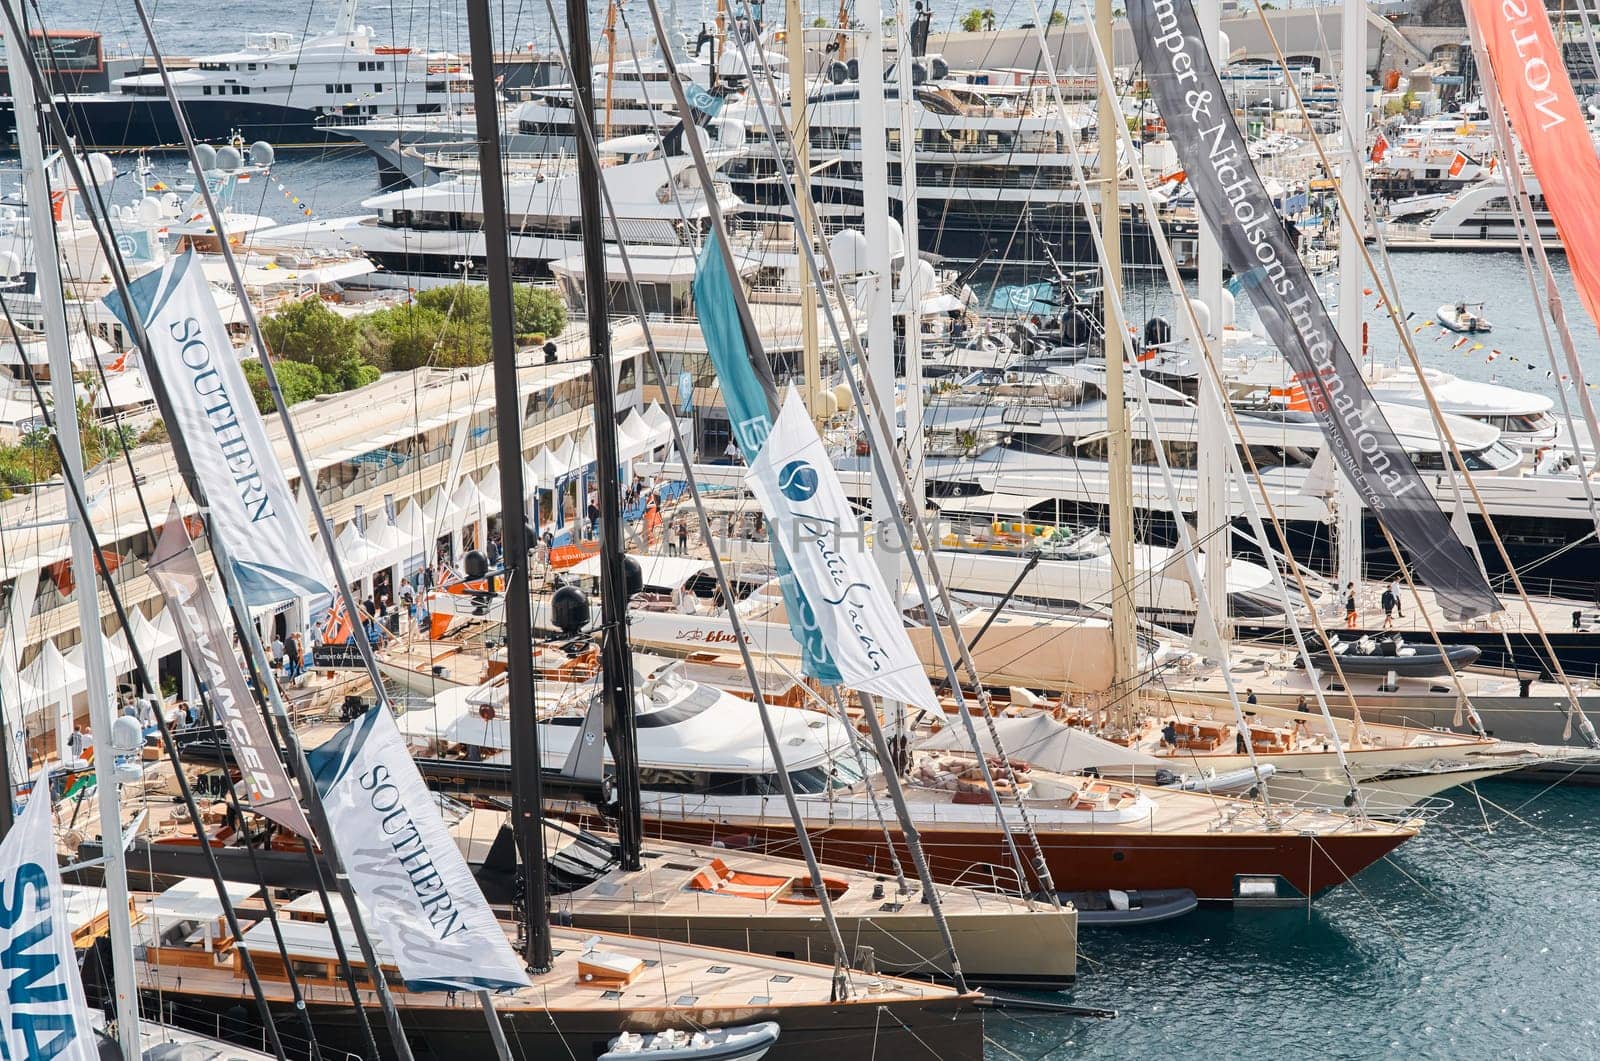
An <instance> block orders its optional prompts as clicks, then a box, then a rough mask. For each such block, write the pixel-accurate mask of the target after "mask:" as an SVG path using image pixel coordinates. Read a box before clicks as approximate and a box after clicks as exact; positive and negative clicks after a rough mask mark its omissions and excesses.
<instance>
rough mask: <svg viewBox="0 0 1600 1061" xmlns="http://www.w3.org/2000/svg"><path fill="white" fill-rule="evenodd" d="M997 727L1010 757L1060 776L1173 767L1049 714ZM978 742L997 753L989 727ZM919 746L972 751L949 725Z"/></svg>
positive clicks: (963, 736) (1004, 720)
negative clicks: (1110, 769) (1113, 770)
mask: <svg viewBox="0 0 1600 1061" xmlns="http://www.w3.org/2000/svg"><path fill="white" fill-rule="evenodd" d="M994 727H995V729H996V730H998V731H999V734H1000V740H1001V742H1002V743H1003V744H1004V745H1005V749H1006V754H1007V755H1008V756H1010V757H1011V758H1013V759H1018V760H1021V761H1022V762H1025V763H1031V764H1033V765H1034V766H1036V767H1038V768H1039V769H1041V770H1050V771H1053V772H1055V773H1058V774H1081V773H1083V772H1084V771H1085V770H1088V769H1091V768H1092V769H1104V768H1108V767H1114V766H1150V767H1155V766H1167V765H1169V764H1168V763H1166V762H1165V761H1163V760H1161V759H1157V758H1156V757H1155V756H1153V755H1146V754H1144V753H1143V752H1138V751H1134V750H1133V749H1132V748H1124V747H1123V746H1122V745H1120V744H1113V743H1111V742H1110V741H1108V740H1101V739H1100V738H1099V737H1096V736H1095V735H1094V734H1092V733H1088V732H1086V731H1084V730H1081V729H1078V728H1076V727H1073V726H1067V725H1063V724H1062V723H1060V722H1057V721H1056V720H1055V719H1053V718H1050V717H1048V716H1046V715H1035V716H1033V717H1032V718H997V719H995V720H994ZM978 743H979V744H981V745H982V746H983V752H984V754H985V755H993V754H995V749H994V740H993V739H992V738H991V737H990V736H989V731H988V729H987V727H979V729H978ZM917 747H919V748H926V749H930V750H947V751H949V750H953V751H969V752H970V751H971V750H972V744H971V743H970V742H969V741H968V740H967V734H966V730H965V729H964V728H963V727H961V726H946V727H945V728H944V729H942V730H940V731H939V732H938V733H935V734H934V735H933V736H931V737H929V738H927V739H926V740H923V741H920V742H919V743H918V745H917Z"/></svg>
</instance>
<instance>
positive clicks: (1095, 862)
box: [645, 818, 1411, 902]
mask: <svg viewBox="0 0 1600 1061" xmlns="http://www.w3.org/2000/svg"><path fill="white" fill-rule="evenodd" d="M645 831H646V833H647V834H648V835H651V836H660V837H663V838H667V839H673V840H686V841H690V842H698V843H710V842H713V841H716V842H720V843H723V844H725V845H727V846H728V847H731V848H740V847H745V848H754V849H759V850H765V851H768V852H770V853H772V854H777V855H785V856H789V857H794V856H795V855H796V854H797V847H796V844H795V839H794V831H793V830H792V829H790V828H787V827H786V826H785V825H781V824H779V823H776V822H774V823H769V824H763V825H746V824H744V823H740V824H739V825H738V826H730V825H723V824H719V823H717V822H714V821H706V820H697V819H690V818H683V819H679V818H653V819H650V820H647V821H646V823H645ZM809 832H810V835H811V842H812V845H813V846H814V847H815V849H816V853H817V857H818V858H819V859H821V860H822V861H824V862H831V863H835V864H837V865H842V866H853V867H859V868H862V869H867V870H875V871H879V872H883V871H887V870H888V868H889V864H890V863H889V859H888V857H887V855H888V852H887V848H886V846H885V842H884V836H883V831H882V830H881V829H878V828H867V827H862V826H855V825H839V826H830V825H828V824H826V823H823V822H817V823H815V824H814V825H813V826H812V827H811V828H810V829H809ZM1410 835H1411V834H1410V833H1406V832H1395V831H1391V830H1371V831H1367V830H1362V829H1358V828H1357V827H1355V826H1352V827H1351V828H1350V830H1349V831H1347V832H1339V833H1324V834H1321V835H1318V836H1304V835H1301V834H1300V833H1299V832H1298V831H1295V830H1293V829H1284V830H1280V831H1278V832H1265V831H1252V832H1226V831H1221V830H1218V831H1214V832H1204V833H1200V832H1196V833H1174V834H1162V833H1145V834H1134V833H1129V832H1125V831H1107V832H1104V833H1100V834H1096V833H1093V832H1091V831H1089V830H1087V829H1085V830H1084V831H1082V832H1070V833H1061V832H1048V831H1043V832H1041V833H1040V834H1039V842H1040V844H1041V845H1042V846H1043V848H1044V856H1045V861H1046V863H1047V864H1048V865H1049V868H1050V875H1051V877H1052V879H1053V881H1054V884H1055V886H1056V889H1057V890H1058V891H1102V890H1105V889H1107V888H1118V889H1134V890H1148V891H1155V890H1160V889H1167V888H1187V889H1189V890H1190V891H1192V892H1194V893H1195V895H1196V896H1197V897H1198V898H1199V899H1200V900H1201V901H1202V902H1233V901H1234V900H1236V899H1238V898H1239V889H1238V885H1239V881H1240V878H1245V877H1271V878H1279V879H1281V880H1282V882H1283V883H1284V885H1286V886H1287V888H1288V889H1289V890H1290V891H1288V892H1284V890H1283V889H1282V888H1280V895H1292V896H1298V897H1301V898H1306V899H1309V898H1311V897H1314V896H1316V895H1318V894H1320V893H1321V892H1323V891H1326V890H1327V889H1329V888H1332V887H1334V886H1335V885H1338V884H1343V883H1345V882H1346V881H1347V880H1349V879H1350V878H1351V877H1354V876H1355V875H1356V874H1357V873H1360V872H1361V871H1362V870H1363V869H1365V868H1367V867H1368V866H1370V865H1372V863H1374V862H1376V861H1378V860H1379V859H1381V858H1382V857H1383V856H1384V855H1387V854H1388V853H1389V852H1390V851H1393V850H1394V849H1395V848H1396V847H1398V846H1400V844H1401V843H1402V842H1403V841H1404V840H1406V839H1408V838H1409V836H1410ZM895 836H896V847H897V848H899V851H900V857H901V859H902V861H904V862H905V864H906V865H910V862H909V857H910V856H909V853H908V852H907V851H906V850H905V849H904V845H903V843H901V842H900V840H899V839H898V836H899V834H898V830H897V831H896V832H895ZM921 836H922V841H923V847H924V850H925V852H926V853H927V856H928V861H929V867H930V869H931V871H932V873H933V875H934V877H935V878H936V879H937V880H939V881H940V882H942V883H951V884H967V885H972V886H980V885H983V884H988V883H991V882H992V883H995V884H997V885H999V886H1001V887H1007V888H1011V889H1014V888H1015V887H1016V879H1015V877H1016V875H1015V871H1014V870H1012V869H1011V868H1010V867H1009V860H1008V857H1007V854H1006V850H1005V845H1004V841H1003V839H1002V838H1001V836H1000V834H999V833H998V832H997V831H996V830H994V829H970V828H960V827H954V828H952V827H945V826H941V825H938V824H931V825H924V826H923V827H922V829H921ZM1018 843H1019V844H1022V845H1023V847H1024V849H1026V840H1025V839H1024V838H1023V837H1020V836H1019V837H1018ZM990 867H994V868H993V869H992V870H991V869H990Z"/></svg>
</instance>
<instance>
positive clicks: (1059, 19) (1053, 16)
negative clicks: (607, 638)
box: [1045, 9, 1067, 26]
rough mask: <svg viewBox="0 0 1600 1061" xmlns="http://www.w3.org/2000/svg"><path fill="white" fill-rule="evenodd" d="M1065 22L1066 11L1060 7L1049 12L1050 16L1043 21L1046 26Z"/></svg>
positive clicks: (1063, 24)
mask: <svg viewBox="0 0 1600 1061" xmlns="http://www.w3.org/2000/svg"><path fill="white" fill-rule="evenodd" d="M1066 24H1067V13H1066V12H1065V11H1062V10H1060V9H1057V10H1055V11H1052V12H1050V18H1049V19H1048V20H1046V22H1045V25H1047V26H1065V25H1066Z"/></svg>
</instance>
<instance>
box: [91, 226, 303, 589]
mask: <svg viewBox="0 0 1600 1061" xmlns="http://www.w3.org/2000/svg"><path fill="white" fill-rule="evenodd" d="M195 263H196V257H195V255H194V254H193V253H192V252H191V253H188V254H184V255H181V256H180V257H177V258H174V259H172V260H171V261H169V262H168V263H167V264H166V265H164V266H162V267H161V268H160V269H158V270H156V271H154V272H150V273H146V274H145V275H144V276H142V277H140V278H139V279H137V280H135V281H134V282H133V284H132V288H131V294H132V297H133V300H134V306H133V308H132V311H135V312H137V313H138V314H139V316H140V318H141V319H142V320H143V321H144V326H145V330H146V331H147V332H148V333H149V336H150V345H151V349H150V352H149V354H148V356H149V358H150V359H151V361H150V366H149V367H150V368H151V370H152V372H153V373H154V374H155V376H156V377H157V378H159V379H161V380H164V381H165V383H166V389H167V392H168V395H169V397H170V399H171V404H172V407H173V414H174V418H175V422H174V423H170V424H168V425H167V427H168V428H169V429H171V430H172V431H173V432H175V433H178V434H181V435H182V436H183V439H184V442H185V443H186V445H187V447H188V451H189V455H190V458H191V459H192V461H193V462H194V470H195V474H196V475H197V476H198V478H199V480H200V485H201V486H202V487H203V489H204V490H205V499H206V502H207V504H208V505H209V507H210V513H209V518H208V523H209V526H210V529H211V532H212V534H214V535H215V536H216V537H217V539H218V540H219V541H220V543H221V544H222V545H223V546H225V547H226V550H227V553H228V555H229V556H230V557H231V558H232V560H233V562H234V565H235V567H236V568H237V569H238V576H239V584H240V586H241V587H242V589H243V591H244V595H245V597H246V599H247V602H248V603H249V604H250V605H253V606H256V605H264V604H274V603H277V602H278V601H283V600H288V599H290V598H293V597H297V596H316V595H319V594H324V593H328V592H330V591H329V589H328V582H329V579H328V577H327V574H326V570H325V569H326V565H325V563H324V562H323V561H322V560H321V559H320V558H319V557H318V555H317V554H316V553H315V552H313V551H312V547H311V538H310V535H309V534H308V533H307V530H306V521H305V518H304V517H303V516H302V515H301V514H300V509H299V506H298V505H297V504H296V503H295V499H294V494H293V493H291V492H290V490H289V483H288V481H287V480H286V479H285V478H284V476H283V469H282V468H280V467H279V466H278V458H277V456H276V455H275V454H274V453H273V452H272V444H271V443H270V442H268V441H267V433H266V430H265V428H264V427H263V425H262V423H261V415H260V414H259V413H258V412H257V411H256V403H255V399H254V398H253V397H251V394H250V387H249V385H248V384H247V383H246V382H245V378H244V371H243V369H242V368H241V367H240V364H239V358H238V355H237V354H236V353H235V352H234V349H233V343H232V342H231V341H230V340H229V338H228V331H227V328H226V327H225V326H224V325H223V322H222V317H221V316H220V315H219V314H218V313H217V307H216V303H215V302H214V301H212V298H211V289H210V288H209V287H208V286H207V285H206V281H205V276H204V275H203V273H202V272H201V270H200V269H199V268H197V267H196V265H195ZM105 301H106V304H107V305H108V306H109V307H110V308H111V310H112V311H113V312H114V313H116V314H117V315H118V316H119V317H121V318H122V319H123V322H124V323H127V322H128V320H129V318H130V315H131V314H130V308H129V307H127V306H125V305H124V304H123V302H122V298H121V296H119V295H116V294H112V295H108V296H106V299H105Z"/></svg>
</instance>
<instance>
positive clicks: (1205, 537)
mask: <svg viewBox="0 0 1600 1061" xmlns="http://www.w3.org/2000/svg"><path fill="white" fill-rule="evenodd" d="M1221 7H1222V5H1221V3H1220V0H1196V3H1195V13H1196V14H1197V15H1198V16H1199V19H1200V32H1201V34H1202V35H1203V36H1204V38H1205V45H1206V49H1207V50H1208V51H1209V52H1210V53H1211V54H1212V55H1213V56H1214V57H1215V61H1216V63H1217V65H1218V66H1222V65H1223V64H1225V63H1226V62H1227V61H1228V57H1227V56H1226V55H1224V54H1222V50H1221V45H1222V40H1221V38H1222V10H1221ZM1199 279H1200V284H1199V288H1200V301H1201V302H1204V303H1205V304H1206V308H1207V309H1209V310H1210V311H1211V313H1210V319H1211V325H1210V327H1211V334H1212V336H1213V337H1214V338H1220V337H1221V335H1222V324H1223V321H1222V248H1221V247H1220V246H1218V245H1217V237H1216V233H1214V232H1212V230H1211V224H1210V222H1208V221H1206V219H1205V218H1203V217H1202V218H1201V219H1200V277H1199ZM1187 317H1188V315H1187V314H1185V313H1181V312H1180V313H1179V315H1178V320H1179V321H1183V320H1185V319H1187ZM1204 321H1205V318H1204V317H1202V318H1201V322H1202V324H1204ZM1189 350H1190V357H1192V358H1194V359H1195V363H1196V364H1199V363H1200V361H1201V359H1203V358H1204V357H1205V345H1204V341H1203V339H1202V337H1200V336H1198V335H1195V336H1191V337H1190V347H1189ZM1199 399H1200V402H1199V404H1200V408H1199V420H1200V424H1199V435H1198V439H1197V441H1198V443H1199V446H1198V448H1199V459H1198V461H1197V463H1198V471H1199V488H1198V490H1197V491H1196V498H1195V529H1196V531H1197V532H1198V533H1197V535H1196V538H1197V540H1199V541H1201V542H1204V543H1205V547H1204V552H1205V569H1204V570H1203V571H1202V573H1201V576H1202V580H1203V581H1204V583H1205V599H1206V601H1207V602H1208V604H1209V606H1210V608H1211V613H1212V615H1211V617H1212V619H1213V620H1214V621H1215V623H1216V630H1217V632H1218V634H1219V635H1220V636H1219V642H1218V643H1217V644H1214V645H1200V646H1198V647H1199V651H1200V653H1201V655H1206V656H1214V657H1215V658H1218V659H1221V658H1222V657H1223V656H1225V655H1226V654H1227V642H1228V634H1229V626H1228V557H1229V555H1230V554H1231V553H1232V551H1233V534H1232V532H1231V531H1230V530H1229V528H1228V524H1229V522H1230V518H1229V512H1230V500H1231V498H1230V491H1229V483H1228V448H1229V447H1231V446H1232V445H1233V436H1232V432H1230V431H1229V430H1228V422H1227V417H1226V415H1225V414H1224V412H1223V408H1222V403H1223V402H1224V401H1225V400H1226V398H1225V397H1224V396H1223V394H1222V393H1221V392H1220V391H1219V390H1218V389H1217V385H1216V381H1215V380H1213V379H1212V378H1211V373H1209V372H1205V371H1201V372H1200V393H1199ZM1179 518H1182V517H1181V515H1180V516H1179ZM1203 625H1204V624H1198V625H1197V630H1198V629H1199V628H1200V627H1201V626H1203Z"/></svg>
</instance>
